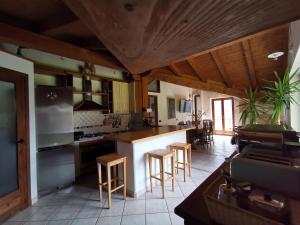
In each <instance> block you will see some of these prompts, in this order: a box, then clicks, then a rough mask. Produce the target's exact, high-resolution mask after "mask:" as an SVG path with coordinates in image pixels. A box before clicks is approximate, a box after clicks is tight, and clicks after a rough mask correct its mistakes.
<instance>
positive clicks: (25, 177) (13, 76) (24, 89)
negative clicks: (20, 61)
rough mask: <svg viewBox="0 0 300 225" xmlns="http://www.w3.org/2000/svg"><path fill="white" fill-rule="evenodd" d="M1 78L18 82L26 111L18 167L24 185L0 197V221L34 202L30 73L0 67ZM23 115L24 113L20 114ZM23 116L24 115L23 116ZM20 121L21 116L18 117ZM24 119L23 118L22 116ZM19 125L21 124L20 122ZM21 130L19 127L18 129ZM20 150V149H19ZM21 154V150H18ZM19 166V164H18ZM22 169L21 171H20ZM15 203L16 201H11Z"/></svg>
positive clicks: (21, 106) (19, 93) (22, 106)
mask: <svg viewBox="0 0 300 225" xmlns="http://www.w3.org/2000/svg"><path fill="white" fill-rule="evenodd" d="M0 80H1V81H7V82H13V83H16V84H17V85H18V86H19V88H18V89H16V95H17V96H18V97H21V98H22V101H20V102H18V103H20V104H17V107H20V110H21V111H23V112H24V114H25V115H24V119H25V121H24V122H23V123H22V125H21V126H23V131H24V133H23V138H22V139H23V140H24V143H23V144H22V150H21V151H22V152H24V151H25V153H24V157H23V158H24V160H22V163H23V165H22V168H21V169H20V167H18V176H19V175H20V174H21V179H22V184H23V185H22V187H20V188H19V190H18V191H17V192H12V193H10V194H8V195H6V196H5V197H3V198H2V199H0V222H1V221H2V220H5V219H7V218H8V217H9V216H11V215H13V214H15V213H16V212H17V211H19V210H21V209H24V208H26V207H28V206H29V205H31V204H32V202H31V191H30V190H31V182H30V138H29V96H28V75H27V74H24V73H21V72H18V71H14V70H10V69H7V68H3V67H0ZM18 116H22V115H18ZM22 117H23V116H22ZM17 120H18V121H19V120H20V118H18V117H17ZM21 121H23V118H21ZM18 126H20V125H19V124H18ZM17 132H19V129H18V130H17ZM18 151H20V150H18ZM18 155H19V152H18ZM18 166H19V164H18ZM20 170H21V171H20ZM18 194H19V195H20V196H21V198H22V200H23V201H21V202H19V203H15V204H16V205H11V206H10V204H9V205H8V208H7V207H6V208H4V207H1V203H3V202H7V201H9V200H10V199H14V198H15V197H16V196H17V195H18ZM11 203H14V202H11Z"/></svg>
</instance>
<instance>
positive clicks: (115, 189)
mask: <svg viewBox="0 0 300 225" xmlns="http://www.w3.org/2000/svg"><path fill="white" fill-rule="evenodd" d="M123 187H124V184H122V185H120V186H118V187H116V188H114V189H112V190H111V192H115V191H117V190H119V189H121V188H123Z"/></svg>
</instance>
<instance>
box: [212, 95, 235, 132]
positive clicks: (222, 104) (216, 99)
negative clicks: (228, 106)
mask: <svg viewBox="0 0 300 225" xmlns="http://www.w3.org/2000/svg"><path fill="white" fill-rule="evenodd" d="M220 100H221V109H222V131H216V129H215V106H214V102H215V101H220ZM224 100H231V101H232V127H234V99H233V97H227V98H214V99H211V105H212V119H213V121H214V131H215V133H216V134H221V135H233V131H225V130H224V127H225V121H224Z"/></svg>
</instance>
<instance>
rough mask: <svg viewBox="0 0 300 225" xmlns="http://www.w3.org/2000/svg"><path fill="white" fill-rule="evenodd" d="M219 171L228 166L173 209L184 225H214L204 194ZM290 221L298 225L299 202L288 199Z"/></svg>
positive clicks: (224, 164) (214, 173)
mask: <svg viewBox="0 0 300 225" xmlns="http://www.w3.org/2000/svg"><path fill="white" fill-rule="evenodd" d="M221 169H228V164H227V163H223V164H222V165H221V166H220V167H219V168H218V169H217V170H216V171H215V172H213V173H212V174H211V175H210V176H209V177H208V178H207V179H206V180H205V181H204V182H203V183H202V184H201V185H200V186H199V187H198V188H197V189H196V190H195V191H194V192H193V193H191V194H190V195H189V196H188V197H187V198H186V199H185V200H184V201H183V202H182V203H181V204H179V205H178V206H177V207H176V208H175V213H176V214H177V215H178V216H180V217H182V218H183V219H184V224H185V225H209V224H217V223H214V222H213V221H212V219H211V217H210V214H209V210H208V208H207V204H206V201H205V197H204V196H205V194H207V192H208V190H210V188H211V187H212V184H213V183H215V181H216V180H219V179H220V173H221ZM289 210H290V217H291V218H290V219H291V223H290V224H293V225H296V224H298V225H299V224H300V216H299V215H300V201H299V199H298V200H295V199H289Z"/></svg>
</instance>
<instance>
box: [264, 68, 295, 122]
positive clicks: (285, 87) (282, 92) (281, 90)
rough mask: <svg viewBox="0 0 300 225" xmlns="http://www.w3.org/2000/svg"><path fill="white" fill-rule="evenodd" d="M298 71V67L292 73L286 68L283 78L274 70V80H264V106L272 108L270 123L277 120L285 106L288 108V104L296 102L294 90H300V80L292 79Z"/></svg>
mask: <svg viewBox="0 0 300 225" xmlns="http://www.w3.org/2000/svg"><path fill="white" fill-rule="evenodd" d="M298 72H299V69H297V70H295V71H294V72H293V73H291V72H290V71H289V70H286V71H285V74H284V76H283V78H280V77H279V75H278V73H277V72H276V71H275V72H274V74H275V80H274V81H266V85H265V86H264V87H263V91H262V94H263V96H264V102H265V104H266V106H267V107H268V106H269V107H270V108H271V109H272V114H271V118H270V121H271V123H272V124H274V123H277V122H278V121H279V119H280V115H281V113H283V112H284V110H285V109H286V108H289V105H290V104H298V102H297V101H296V100H295V99H294V97H293V96H294V94H295V93H296V92H298V91H300V87H299V85H300V80H296V81H293V78H294V77H295V76H296V75H297V74H298Z"/></svg>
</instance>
